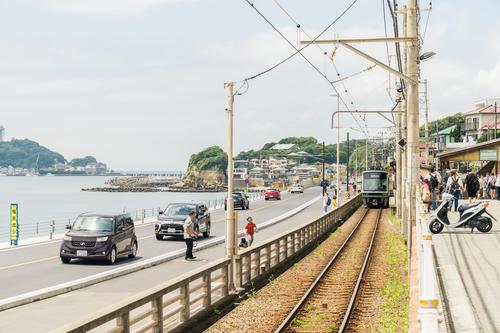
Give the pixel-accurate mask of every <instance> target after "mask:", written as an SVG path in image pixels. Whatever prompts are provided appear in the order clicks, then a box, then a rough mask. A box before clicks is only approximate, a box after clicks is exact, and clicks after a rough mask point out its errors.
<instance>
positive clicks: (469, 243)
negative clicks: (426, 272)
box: [432, 200, 500, 332]
mask: <svg viewBox="0 0 500 333" xmlns="http://www.w3.org/2000/svg"><path fill="white" fill-rule="evenodd" d="M488 201H490V206H489V207H488V208H487V210H488V212H489V213H491V214H492V215H493V216H494V217H495V218H497V219H498V220H499V221H500V201H496V200H488ZM465 202H467V200H461V202H460V203H465ZM448 216H449V217H450V221H451V222H452V223H453V222H457V221H458V217H459V216H458V213H455V212H449V213H448ZM432 239H433V244H434V255H435V260H436V268H437V271H438V278H439V280H440V285H441V294H442V298H443V308H444V312H445V313H444V314H445V316H446V323H447V326H448V331H450V332H500V311H499V309H500V222H495V221H493V229H492V230H491V231H490V232H488V233H481V232H479V231H477V230H474V232H473V233H471V231H470V229H449V230H447V229H446V228H445V229H444V230H443V231H442V232H441V233H440V234H438V235H433V237H432Z"/></svg>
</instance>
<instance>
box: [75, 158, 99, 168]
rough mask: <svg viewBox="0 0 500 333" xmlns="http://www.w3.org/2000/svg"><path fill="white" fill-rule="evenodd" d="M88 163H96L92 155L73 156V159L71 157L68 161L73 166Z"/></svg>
mask: <svg viewBox="0 0 500 333" xmlns="http://www.w3.org/2000/svg"><path fill="white" fill-rule="evenodd" d="M90 163H97V160H96V158H95V157H94V156H85V157H83V158H75V159H72V160H71V162H69V164H70V165H71V166H73V167H84V166H86V165H87V164H90Z"/></svg>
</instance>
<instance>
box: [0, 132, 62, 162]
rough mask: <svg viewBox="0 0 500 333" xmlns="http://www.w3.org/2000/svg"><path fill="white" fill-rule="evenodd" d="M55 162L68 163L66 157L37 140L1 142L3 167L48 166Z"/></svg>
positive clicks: (0, 155) (0, 160)
mask: <svg viewBox="0 0 500 333" xmlns="http://www.w3.org/2000/svg"><path fill="white" fill-rule="evenodd" d="M55 163H66V159H65V158H64V156H62V155H61V154H59V153H56V152H53V151H51V150H49V149H48V148H45V147H44V146H41V145H40V144H38V143H37V142H35V141H31V140H28V139H24V140H16V139H13V140H11V141H5V142H0V166H2V167H8V166H12V167H14V168H28V169H29V168H48V167H51V166H53V165H54V164H55Z"/></svg>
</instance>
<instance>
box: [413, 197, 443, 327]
mask: <svg viewBox="0 0 500 333" xmlns="http://www.w3.org/2000/svg"><path fill="white" fill-rule="evenodd" d="M416 207H417V225H416V227H417V228H416V229H417V238H416V239H417V243H416V246H417V256H418V277H419V283H420V285H419V309H418V317H419V321H420V331H421V332H425V333H434V332H439V322H440V320H441V314H440V311H439V309H438V305H439V295H438V287H437V276H436V267H435V265H434V256H433V252H432V234H431V233H430V231H429V226H428V221H427V216H426V215H427V214H425V213H424V211H425V208H424V204H423V203H422V200H421V199H420V198H418V196H417V205H416Z"/></svg>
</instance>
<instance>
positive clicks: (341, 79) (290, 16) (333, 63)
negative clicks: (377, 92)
mask: <svg viewBox="0 0 500 333" xmlns="http://www.w3.org/2000/svg"><path fill="white" fill-rule="evenodd" d="M273 1H274V3H275V4H276V5H277V6H278V7H279V8H280V9H281V10H282V11H283V12H284V13H285V15H286V16H288V17H289V18H290V20H291V21H292V22H293V23H294V24H295V25H296V27H297V28H298V29H300V30H301V31H302V32H303V33H304V34H305V35H306V36H307V37H308V38H309V39H312V37H311V35H309V34H308V33H307V31H305V29H304V28H303V27H302V25H301V24H300V23H299V22H298V21H297V20H295V19H294V18H293V17H292V15H291V14H290V13H289V12H288V11H287V10H286V9H285V8H284V7H283V6H282V5H281V4H280V3H279V1H278V0H273ZM315 45H316V46H317V47H318V48H319V49H320V50H321V52H322V53H323V54H324V55H326V56H327V57H328V59H329V60H330V62H331V64H332V66H333V68H334V69H335V72H336V73H337V77H338V78H339V79H337V80H335V81H331V83H338V82H341V81H344V80H346V79H348V78H351V77H353V76H356V75H359V74H361V73H364V72H366V71H368V70H370V69H372V68H373V67H375V66H370V67H368V68H367V69H365V70H362V71H359V72H357V73H354V74H352V75H349V76H348V77H344V78H342V77H341V76H340V73H339V70H338V68H337V65H336V64H335V61H334V60H333V55H332V56H328V53H327V52H326V51H325V49H323V48H322V47H321V46H320V45H319V44H315ZM334 52H335V51H334ZM342 88H343V90H344V92H345V94H346V96H347V98H348V99H349V103H350V104H351V105H352V106H353V107H354V109H356V111H357V108H356V106H355V105H354V101H353V100H352V97H351V96H350V94H349V92H348V90H347V87H346V86H345V84H344V83H342ZM346 107H347V106H346ZM347 109H348V110H349V108H347Z"/></svg>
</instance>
